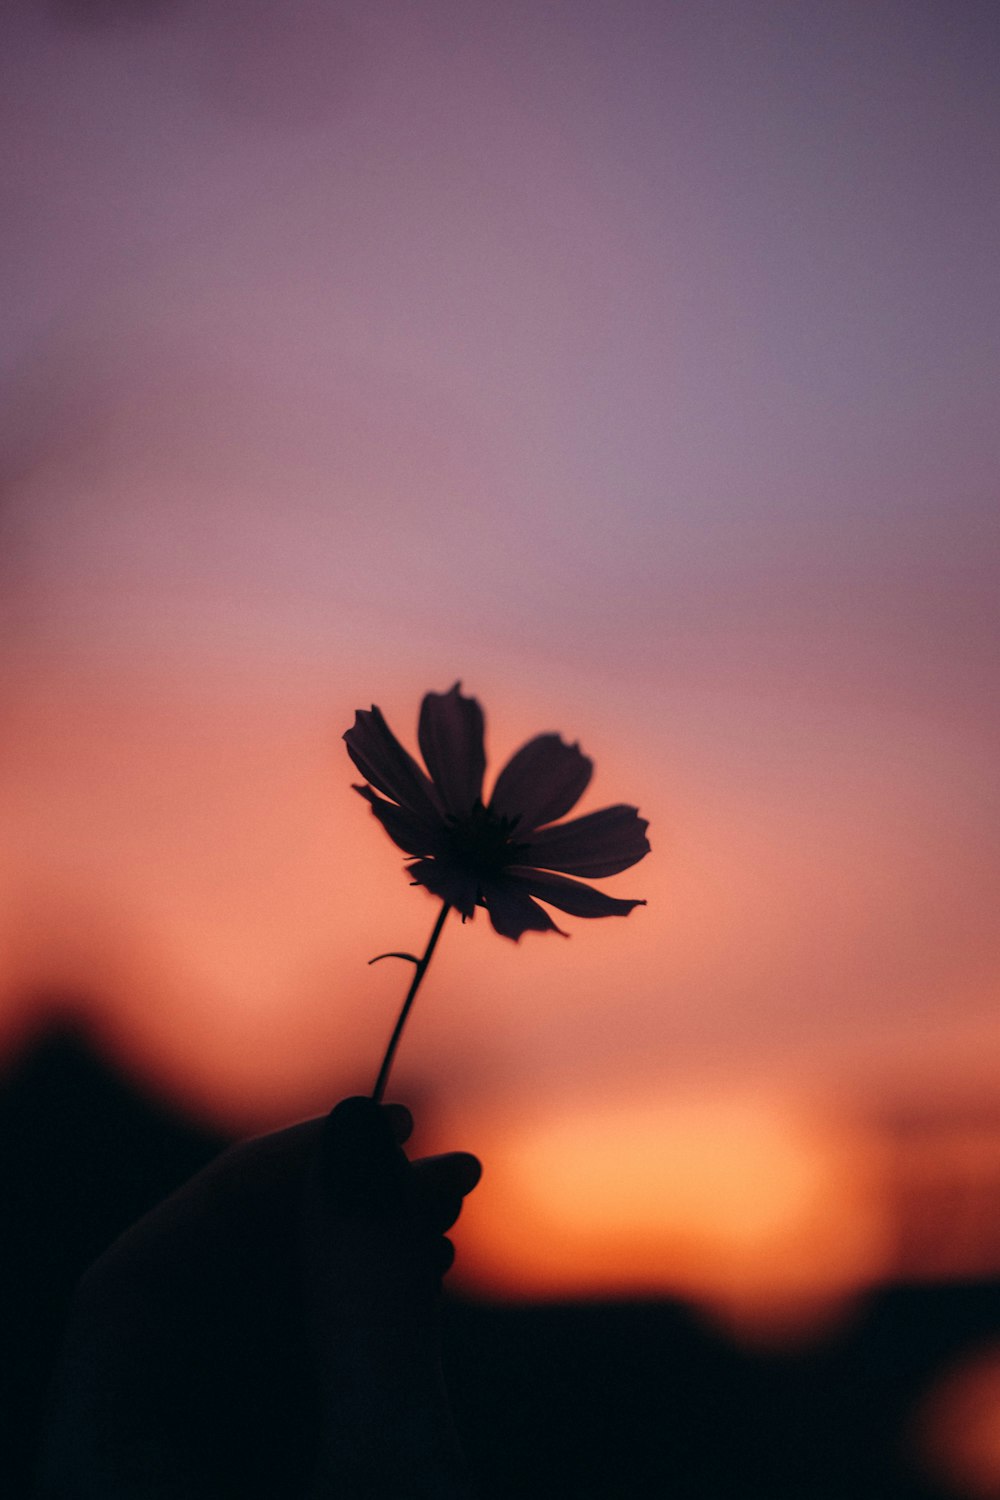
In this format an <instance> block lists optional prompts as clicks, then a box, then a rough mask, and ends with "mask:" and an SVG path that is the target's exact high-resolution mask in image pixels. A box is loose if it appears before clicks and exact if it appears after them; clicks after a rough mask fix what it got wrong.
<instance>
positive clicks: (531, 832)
mask: <svg viewBox="0 0 1000 1500" xmlns="http://www.w3.org/2000/svg"><path fill="white" fill-rule="evenodd" d="M460 688H461V683H457V682H456V684H455V686H454V687H453V688H452V689H451V690H450V691H449V692H447V693H428V694H427V695H426V697H425V698H424V701H423V703H422V705H421V708H420V722H419V728H418V739H419V743H420V752H421V755H422V756H423V759H424V764H425V765H426V767H427V772H429V773H430V774H429V775H428V774H427V772H425V771H424V770H423V769H422V768H421V767H420V765H419V764H418V763H417V761H416V760H414V758H413V756H412V755H410V754H409V753H408V752H407V751H406V750H404V748H403V746H402V745H401V744H400V743H399V741H398V740H397V739H396V736H395V735H394V734H393V733H392V731H391V729H390V728H389V726H388V724H387V723H386V722H385V719H384V718H383V716H382V712H381V710H380V709H378V708H376V707H374V705H373V706H372V708H371V709H370V710H369V711H366V710H364V709H359V710H358V712H357V717H356V719H355V722H354V725H353V727H352V728H351V729H349V730H348V731H347V733H346V734H345V735H344V739H345V741H346V743H347V749H348V753H349V754H350V757H351V759H352V760H353V762H354V764H355V765H356V766H357V768H358V770H359V771H360V772H361V774H362V776H364V778H365V781H366V783H368V784H367V785H365V786H356V787H355V791H357V792H360V794H361V796H362V797H364V798H365V799H366V800H367V801H368V802H369V803H370V804H371V809H372V812H373V813H374V814H375V816H376V817H377V818H378V820H379V822H380V823H381V824H382V827H383V828H384V829H385V831H386V833H387V834H388V835H389V837H390V838H391V839H392V840H393V842H394V843H395V844H397V845H398V846H399V848H400V849H402V850H404V851H405V853H406V854H408V855H410V856H411V857H412V863H411V864H410V865H408V867H407V868H408V870H409V873H410V875H411V876H412V877H413V880H414V882H415V883H416V884H419V885H423V886H426V887H427V889H428V890H429V891H431V892H433V894H434V895H435V896H438V897H439V898H440V899H441V900H442V901H443V902H445V904H446V906H449V907H452V906H453V907H454V908H455V909H456V910H457V911H459V912H461V914H462V917H463V919H464V918H467V917H471V916H473V915H474V912H475V909H476V907H477V906H482V907H485V908H486V911H487V912H488V913H489V918H490V921H491V922H492V924H493V926H494V928H495V929H496V931H497V932H499V933H500V934H501V936H502V937H507V938H513V939H514V940H517V939H518V938H520V936H521V934H522V933H524V932H528V931H534V932H559V931H560V929H559V928H558V927H557V926H556V924H555V923H554V922H553V920H552V918H551V917H550V916H549V914H548V912H547V911H545V910H544V908H543V907H541V906H539V905H538V902H539V901H544V902H545V903H546V905H548V906H554V907H556V908H558V910H560V911H564V912H568V913H569V914H570V915H571V916H574V917H613V916H626V915H627V914H628V913H629V912H630V911H631V910H632V908H633V907H634V906H644V905H645V902H644V901H622V900H618V899H617V898H615V897H613V896H608V895H606V894H605V893H604V892H603V891H599V890H595V889H594V887H593V886H590V885H584V884H583V883H582V882H581V881H580V880H575V879H572V878H571V877H573V876H583V877H585V878H587V879H600V878H601V877H602V876H606V875H616V874H618V872H619V871H620V870H627V869H628V868H629V866H630V865H634V864H636V863H637V862H638V861H639V860H640V859H642V858H643V856H644V855H645V854H648V852H649V841H648V839H647V838H646V829H647V827H648V826H649V825H648V824H647V823H646V821H645V820H644V819H642V818H640V817H639V814H638V811H637V809H636V808H634V807H626V806H624V805H621V804H619V805H618V806H615V807H605V808H602V809H601V810H600V811H599V812H592V813H587V814H586V815H585V816H583V817H579V818H573V819H571V820H570V821H569V822H566V823H560V822H558V821H557V820H558V819H559V818H562V817H564V816H565V815H566V813H568V812H569V811H570V809H571V808H573V807H574V806H575V805H576V803H577V802H578V801H579V799H580V797H581V796H582V795H583V792H584V790H585V788H586V786H587V783H588V782H589V781H590V777H591V773H592V771H593V764H592V762H591V761H590V760H588V759H587V757H586V756H585V755H583V754H582V753H581V751H580V747H579V746H578V745H567V744H566V743H565V742H564V741H563V740H562V739H561V738H560V736H559V735H557V734H540V735H538V736H537V737H536V738H535V739H533V740H529V741H528V743H527V744H526V745H524V746H522V748H521V749H520V750H518V751H517V753H516V754H515V755H513V756H512V757H511V758H510V760H509V761H508V762H507V764H506V765H505V766H504V768H503V770H502V771H501V772H500V774H499V776H498V777H497V779H496V784H495V785H494V787H493V792H492V795H491V796H490V799H489V801H488V802H484V801H483V776H484V774H485V771H486V755H485V751H484V748H483V728H484V721H483V711H482V709H481V707H480V706H479V703H478V702H477V700H476V699H475V698H467V697H464V696H463V695H462V693H461V692H460ZM380 793H381V795H379V794H380ZM536 898H537V899H536Z"/></svg>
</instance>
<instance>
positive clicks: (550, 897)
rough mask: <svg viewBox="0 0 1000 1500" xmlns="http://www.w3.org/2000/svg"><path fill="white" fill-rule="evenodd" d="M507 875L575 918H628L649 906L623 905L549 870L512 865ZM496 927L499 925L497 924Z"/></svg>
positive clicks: (642, 904)
mask: <svg viewBox="0 0 1000 1500" xmlns="http://www.w3.org/2000/svg"><path fill="white" fill-rule="evenodd" d="M506 874H507V875H508V876H509V877H510V878H511V879H514V880H516V881H517V884H518V885H519V886H520V887H521V890H522V891H524V892H526V893H527V894H528V895H530V896H537V897H538V899H539V901H545V902H547V903H548V905H549V906H556V907H558V908H559V910H560V911H568V912H569V914H570V916H571V917H627V916H628V914H629V912H630V911H631V910H632V908H633V906H645V904H646V903H645V901H619V900H618V899H617V898H616V897H614V896H606V895H605V894H604V892H603V891H596V890H595V889H594V887H593V886H592V885H581V883H580V881H579V880H567V879H566V877H565V875H550V874H549V872H548V871H547V870H525V869H523V868H522V867H521V866H514V865H511V866H510V868H509V869H508V870H507V871H506ZM494 925H495V924H494Z"/></svg>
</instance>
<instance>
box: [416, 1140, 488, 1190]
mask: <svg viewBox="0 0 1000 1500" xmlns="http://www.w3.org/2000/svg"><path fill="white" fill-rule="evenodd" d="M413 1171H414V1173H415V1175H416V1180H417V1183H418V1185H419V1187H420V1190H421V1192H425V1191H426V1192H428V1193H444V1194H447V1195H449V1196H452V1195H455V1194H457V1195H458V1196H459V1197H461V1198H464V1197H465V1195H466V1193H471V1192H472V1189H473V1188H474V1187H475V1186H476V1184H477V1183H478V1181H479V1179H480V1178H481V1177H482V1175H483V1165H482V1162H481V1161H480V1160H479V1159H478V1157H475V1156H473V1155H472V1153H471V1152H470V1151H448V1152H445V1154H444V1155H443V1156H421V1157H418V1159H417V1160H416V1161H415V1162H414V1163H413Z"/></svg>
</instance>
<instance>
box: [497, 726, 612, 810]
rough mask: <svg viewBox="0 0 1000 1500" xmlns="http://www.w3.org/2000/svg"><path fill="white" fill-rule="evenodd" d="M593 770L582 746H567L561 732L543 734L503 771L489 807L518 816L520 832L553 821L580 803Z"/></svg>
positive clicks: (516, 755)
mask: <svg viewBox="0 0 1000 1500" xmlns="http://www.w3.org/2000/svg"><path fill="white" fill-rule="evenodd" d="M593 769H594V764H593V761H590V760H588V759H587V757H586V756H585V755H584V754H582V752H581V750H580V747H579V745H567V744H566V743H565V741H564V740H563V739H562V738H561V737H560V736H559V735H558V734H540V735H538V736H537V737H536V738H535V739H533V740H529V741H528V743H527V744H526V745H522V746H521V749H520V750H518V751H517V752H516V753H515V754H514V755H512V756H511V758H510V760H509V761H508V762H507V764H506V765H505V766H504V768H503V770H502V771H501V772H500V775H499V776H498V777H497V784H496V786H495V787H494V788H493V796H492V797H491V798H490V810H491V811H492V812H495V813H498V814H499V815H500V816H501V817H503V818H512V819H513V818H518V819H519V820H520V821H519V831H520V832H521V833H527V832H528V831H529V830H530V829H532V828H538V827H540V826H541V825H542V824H543V823H554V822H555V820H556V818H561V817H562V816H563V815H564V814H565V813H568V812H569V810H570V808H571V807H574V806H575V805H576V803H577V802H579V800H580V798H581V797H582V796H583V793H584V790H585V788H586V786H587V783H588V781H589V780H590V777H591V773H592V772H593Z"/></svg>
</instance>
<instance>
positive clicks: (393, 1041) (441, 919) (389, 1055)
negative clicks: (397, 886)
mask: <svg viewBox="0 0 1000 1500" xmlns="http://www.w3.org/2000/svg"><path fill="white" fill-rule="evenodd" d="M450 911H451V907H450V906H449V905H448V903H447V901H446V902H445V903H444V904H443V906H442V907H441V910H440V911H439V912H438V919H437V921H436V922H435V923H434V931H433V932H432V933H431V935H430V938H429V940H428V943H427V947H426V948H425V949H424V952H423V957H422V958H419V959H417V962H416V967H415V968H414V971H413V982H412V984H411V985H410V988H409V990H408V991H407V995H406V999H405V1000H404V1001H403V1008H402V1010H401V1011H400V1012H399V1019H398V1021H397V1022H396V1028H395V1030H394V1031H393V1033H392V1036H391V1037H390V1038H389V1045H388V1047H387V1048H386V1049H385V1056H384V1057H383V1059H382V1066H381V1068H379V1071H378V1078H377V1079H376V1080H375V1087H374V1088H373V1089H372V1098H373V1099H374V1101H375V1103H376V1104H381V1103H382V1096H383V1094H384V1093H385V1086H386V1084H387V1083H388V1081H389V1069H390V1068H391V1067H392V1060H393V1058H394V1057H395V1055H396V1048H397V1047H398V1046H399V1039H400V1037H401V1036H402V1035H403V1027H404V1026H405V1025H406V1018H407V1016H408V1015H409V1014H410V1007H411V1006H412V1004H413V1002H414V1000H415V999H416V998H417V990H419V988H420V981H421V980H422V979H423V977H424V975H425V974H426V973H427V967H428V965H429V964H430V961H431V959H432V958H433V956H434V949H435V948H436V947H437V941H438V938H439V937H440V936H441V933H442V931H443V930H444V924H445V918H446V917H447V915H448V913H449V912H450Z"/></svg>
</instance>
